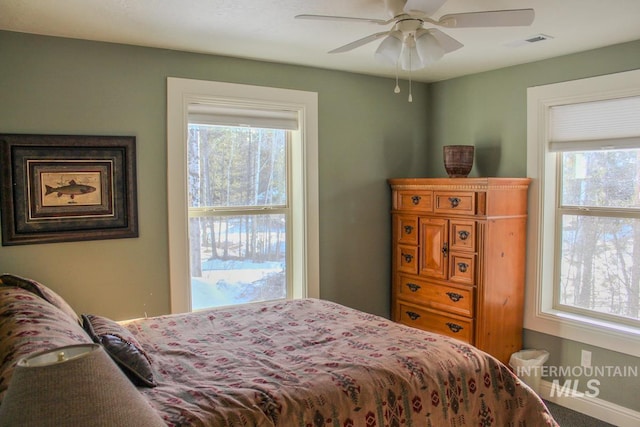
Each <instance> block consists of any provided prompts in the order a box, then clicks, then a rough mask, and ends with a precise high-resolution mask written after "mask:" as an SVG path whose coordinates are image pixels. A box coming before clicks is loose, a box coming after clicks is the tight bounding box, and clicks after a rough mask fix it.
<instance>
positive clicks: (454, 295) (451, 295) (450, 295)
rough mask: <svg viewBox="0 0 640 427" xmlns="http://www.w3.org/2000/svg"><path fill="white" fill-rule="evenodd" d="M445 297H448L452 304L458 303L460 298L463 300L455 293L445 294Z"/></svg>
mask: <svg viewBox="0 0 640 427" xmlns="http://www.w3.org/2000/svg"><path fill="white" fill-rule="evenodd" d="M447 296H448V297H449V299H451V301H453V302H458V301H460V300H461V299H462V298H464V297H463V296H462V295H460V294H457V293H455V292H447Z"/></svg>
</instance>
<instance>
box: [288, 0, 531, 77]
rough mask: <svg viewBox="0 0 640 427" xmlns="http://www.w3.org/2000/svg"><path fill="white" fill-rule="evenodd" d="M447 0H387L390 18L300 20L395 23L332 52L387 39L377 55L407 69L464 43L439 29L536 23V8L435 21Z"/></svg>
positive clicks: (416, 67)
mask: <svg viewBox="0 0 640 427" xmlns="http://www.w3.org/2000/svg"><path fill="white" fill-rule="evenodd" d="M445 1H446V0H384V3H385V8H386V10H387V13H388V14H389V15H390V16H391V18H390V19H386V20H385V19H374V18H357V17H348V16H330V15H297V16H296V18H297V19H316V20H332V21H352V22H354V21H355V22H368V23H373V24H378V25H389V24H393V26H392V27H391V29H390V30H388V31H382V32H378V33H374V34H371V35H369V36H367V37H364V38H361V39H359V40H356V41H353V42H351V43H348V44H346V45H344V46H341V47H338V48H336V49H333V50H331V51H330V52H329V53H341V52H348V51H350V50H352V49H355V48H357V47H360V46H363V45H365V44H367V43H371V42H373V41H375V40H378V39H381V38H384V40H383V41H382V43H380V46H379V47H378V49H377V50H376V53H375V56H376V58H378V59H380V60H382V61H385V62H388V63H390V64H392V65H395V66H399V67H401V68H402V69H403V70H410V71H412V70H417V69H420V68H425V67H427V66H428V65H430V64H432V63H434V62H436V61H438V60H439V59H440V58H442V56H443V55H444V54H446V53H449V52H453V51H455V50H457V49H460V48H461V47H462V46H463V45H462V43H460V42H459V41H457V40H456V39H454V38H453V37H451V36H449V35H447V34H445V33H444V32H442V31H440V30H439V29H437V28H426V27H425V24H427V25H428V26H429V27H433V26H438V27H444V28H474V27H475V28H477V27H509V26H526V25H530V24H531V23H532V22H533V18H534V16H535V13H534V11H533V9H513V10H492V11H485V12H468V13H453V14H448V15H444V16H441V17H440V19H438V20H435V19H432V18H431V17H430V16H431V15H432V14H433V13H434V12H436V11H437V10H438V9H439V8H440V7H441V6H442V5H443V4H444V3H445Z"/></svg>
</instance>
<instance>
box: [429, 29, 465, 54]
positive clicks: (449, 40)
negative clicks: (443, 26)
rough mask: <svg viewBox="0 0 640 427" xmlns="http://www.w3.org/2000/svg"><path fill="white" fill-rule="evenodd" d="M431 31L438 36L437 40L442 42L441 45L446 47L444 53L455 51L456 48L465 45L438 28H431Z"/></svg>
mask: <svg viewBox="0 0 640 427" xmlns="http://www.w3.org/2000/svg"><path fill="white" fill-rule="evenodd" d="M429 32H430V33H431V35H433V37H435V38H436V40H438V43H440V46H442V48H443V49H444V53H449V52H453V51H454V50H458V49H460V48H461V47H462V46H464V45H463V44H462V43H460V42H459V41H458V40H456V39H454V38H453V37H451V36H449V35H448V34H445V33H443V32H442V31H440V30H438V29H436V28H431V29H429Z"/></svg>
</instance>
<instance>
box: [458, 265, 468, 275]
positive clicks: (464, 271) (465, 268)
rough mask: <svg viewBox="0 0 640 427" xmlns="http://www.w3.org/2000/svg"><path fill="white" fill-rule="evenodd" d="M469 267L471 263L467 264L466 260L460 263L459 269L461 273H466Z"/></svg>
mask: <svg viewBox="0 0 640 427" xmlns="http://www.w3.org/2000/svg"><path fill="white" fill-rule="evenodd" d="M468 268H469V264H465V263H464V262H459V263H458V270H460V273H466V272H467V269H468Z"/></svg>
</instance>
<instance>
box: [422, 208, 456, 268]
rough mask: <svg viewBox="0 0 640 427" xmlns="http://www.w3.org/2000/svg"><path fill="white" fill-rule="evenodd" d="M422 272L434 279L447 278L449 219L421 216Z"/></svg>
mask: <svg viewBox="0 0 640 427" xmlns="http://www.w3.org/2000/svg"><path fill="white" fill-rule="evenodd" d="M419 224H420V246H421V249H422V255H421V256H420V274H421V275H422V276H424V277H431V278H434V279H446V278H447V271H448V270H447V269H448V257H447V254H448V252H449V221H448V220H446V219H442V218H431V217H420V221H419Z"/></svg>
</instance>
